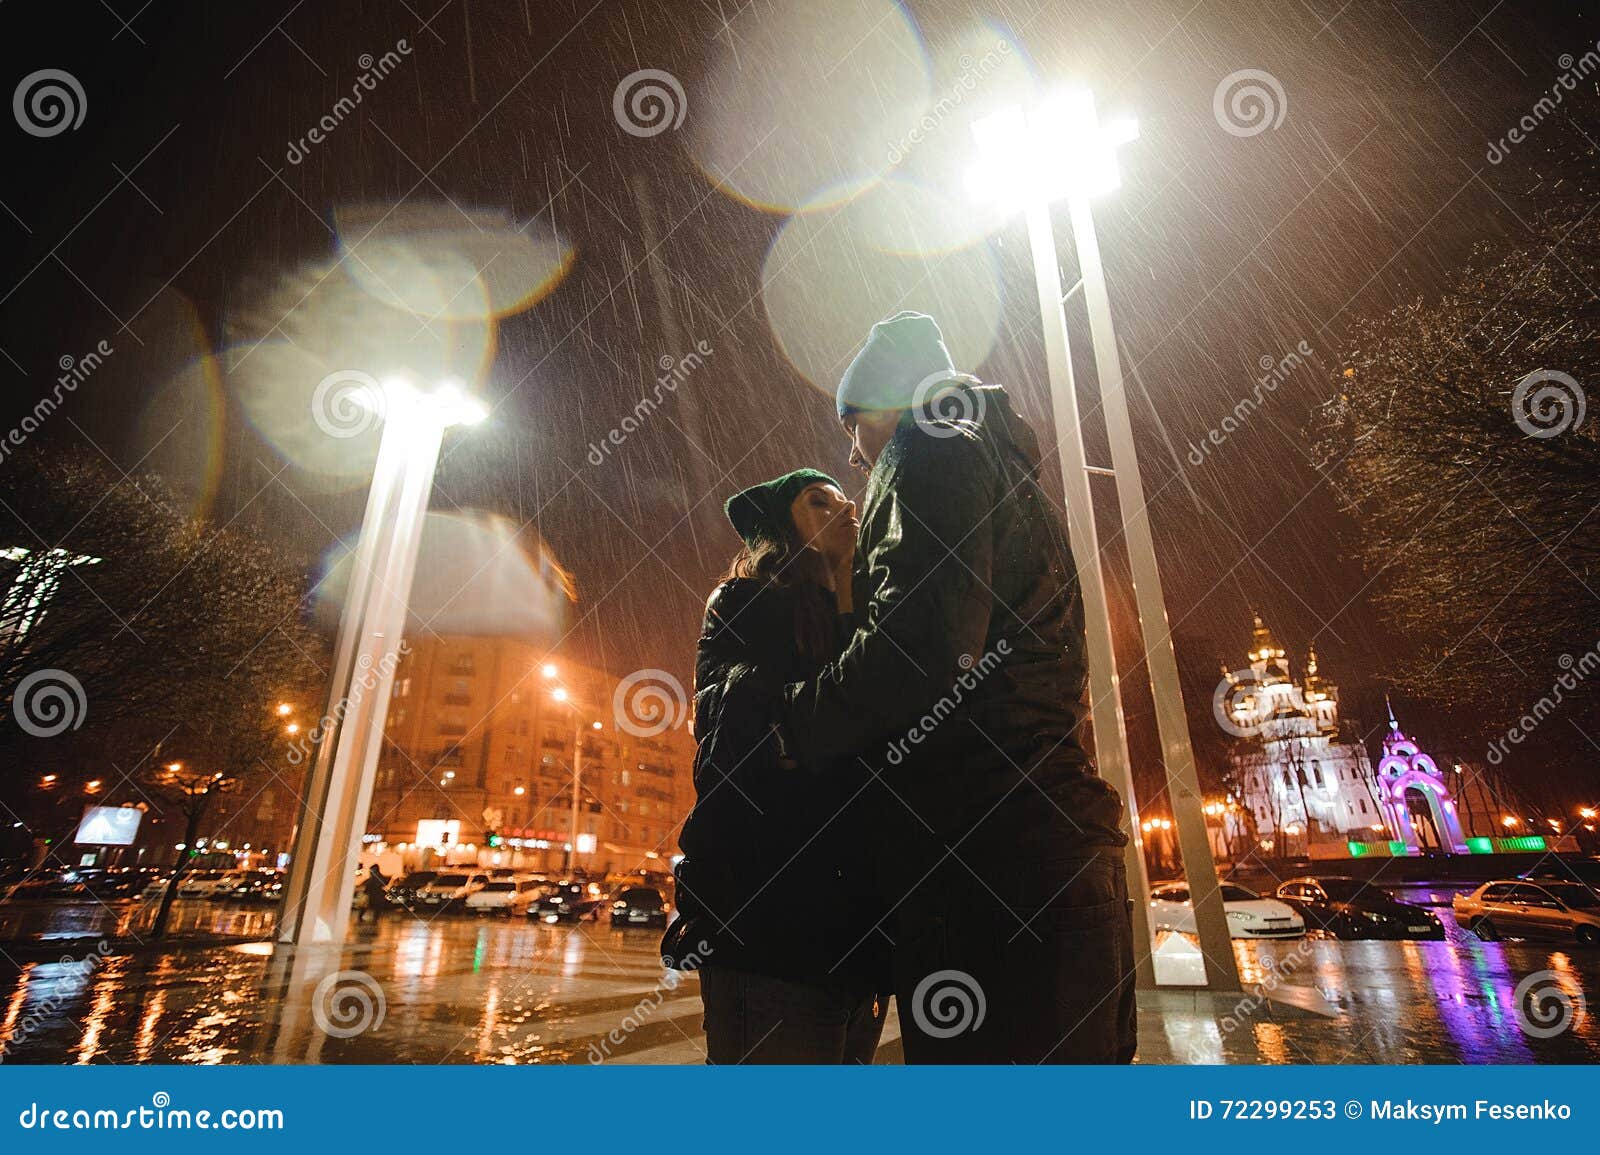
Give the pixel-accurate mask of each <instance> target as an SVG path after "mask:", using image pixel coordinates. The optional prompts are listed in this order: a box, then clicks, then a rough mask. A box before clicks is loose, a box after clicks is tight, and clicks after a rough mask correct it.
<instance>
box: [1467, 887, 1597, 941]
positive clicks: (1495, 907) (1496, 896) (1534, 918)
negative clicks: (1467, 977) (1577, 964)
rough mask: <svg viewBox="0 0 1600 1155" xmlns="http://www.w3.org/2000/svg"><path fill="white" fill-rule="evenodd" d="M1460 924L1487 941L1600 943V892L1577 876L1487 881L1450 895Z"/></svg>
mask: <svg viewBox="0 0 1600 1155" xmlns="http://www.w3.org/2000/svg"><path fill="white" fill-rule="evenodd" d="M1451 906H1452V907H1453V908H1454V909H1455V912H1456V918H1457V919H1458V920H1459V921H1460V922H1461V925H1462V926H1464V927H1466V928H1467V929H1468V930H1470V931H1472V933H1473V934H1475V935H1477V936H1478V937H1479V938H1481V939H1483V940H1484V941H1485V942H1498V941H1499V940H1500V939H1501V938H1503V937H1507V936H1509V937H1512V938H1549V939H1560V940H1565V941H1571V940H1573V939H1576V940H1577V941H1578V942H1580V943H1583V944H1584V945H1585V946H1600V893H1596V892H1595V891H1594V890H1591V889H1590V888H1589V887H1587V886H1583V885H1581V884H1579V883H1576V882H1552V881H1546V880H1541V881H1539V882H1537V883H1533V882H1523V881H1521V880H1515V879H1497V880H1495V881H1494V882H1486V883H1484V884H1483V885H1482V886H1480V887H1478V889H1477V890H1474V891H1473V892H1472V893H1471V894H1458V895H1456V896H1455V898H1454V899H1453V900H1452V901H1451Z"/></svg>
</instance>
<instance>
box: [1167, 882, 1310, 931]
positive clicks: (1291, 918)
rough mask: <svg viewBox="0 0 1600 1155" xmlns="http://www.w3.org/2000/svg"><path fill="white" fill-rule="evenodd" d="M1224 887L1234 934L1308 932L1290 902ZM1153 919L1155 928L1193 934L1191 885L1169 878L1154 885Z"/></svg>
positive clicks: (1223, 895) (1224, 895)
mask: <svg viewBox="0 0 1600 1155" xmlns="http://www.w3.org/2000/svg"><path fill="white" fill-rule="evenodd" d="M1221 890H1222V906H1223V909H1224V910H1226V911H1227V913H1228V934H1229V935H1230V936H1231V937H1233V938H1299V937H1300V936H1302V935H1304V934H1305V933H1306V924H1305V920H1304V919H1303V918H1301V917H1300V916H1299V915H1298V914H1296V913H1295V910H1294V908H1293V907H1291V906H1289V905H1288V904H1287V903H1283V902H1279V901H1278V900H1277V899H1275V898H1264V897H1262V896H1261V895H1259V894H1257V893H1256V892H1255V891H1253V890H1246V889H1245V888H1244V887H1242V886H1237V885H1235V884H1234V883H1231V882H1224V883H1223V884H1222V887H1221ZM1150 921H1151V924H1152V925H1153V926H1154V927H1155V929H1156V930H1176V931H1181V932H1183V933H1184V934H1194V933H1195V927H1194V906H1193V905H1192V904H1191V903H1190V901H1189V887H1188V885H1187V884H1185V883H1182V882H1167V883H1162V884H1161V885H1159V886H1155V887H1152V888H1151V890H1150Z"/></svg>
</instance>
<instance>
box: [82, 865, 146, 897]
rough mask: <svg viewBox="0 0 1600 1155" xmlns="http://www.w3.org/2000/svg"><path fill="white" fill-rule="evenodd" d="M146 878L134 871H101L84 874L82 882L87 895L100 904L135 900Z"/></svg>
mask: <svg viewBox="0 0 1600 1155" xmlns="http://www.w3.org/2000/svg"><path fill="white" fill-rule="evenodd" d="M147 878H148V876H147V875H145V874H142V873H140V872H139V871H136V870H101V871H95V872H93V873H84V874H83V876H82V881H83V884H84V886H86V887H88V889H89V893H90V894H91V895H93V896H94V897H95V898H97V899H99V900H100V901H101V902H118V901H120V900H122V899H125V898H137V897H138V895H139V892H140V891H141V890H143V889H144V884H145V882H146V881H147Z"/></svg>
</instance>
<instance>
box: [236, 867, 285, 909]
mask: <svg viewBox="0 0 1600 1155" xmlns="http://www.w3.org/2000/svg"><path fill="white" fill-rule="evenodd" d="M283 878H284V875H283V871H281V870H247V871H245V872H244V874H243V875H242V876H241V877H240V878H239V880H238V882H236V883H235V884H234V887H233V889H232V890H231V891H229V892H228V897H229V898H232V899H234V900H235V901H238V902H280V901H282V899H283Z"/></svg>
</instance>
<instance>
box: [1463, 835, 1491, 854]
mask: <svg viewBox="0 0 1600 1155" xmlns="http://www.w3.org/2000/svg"><path fill="white" fill-rule="evenodd" d="M1467 853H1468V854H1493V853H1494V840H1493V839H1489V838H1469V839H1467Z"/></svg>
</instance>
